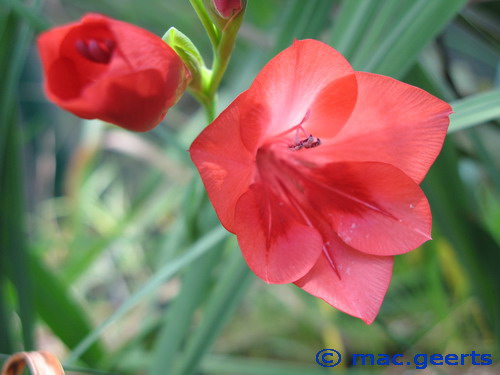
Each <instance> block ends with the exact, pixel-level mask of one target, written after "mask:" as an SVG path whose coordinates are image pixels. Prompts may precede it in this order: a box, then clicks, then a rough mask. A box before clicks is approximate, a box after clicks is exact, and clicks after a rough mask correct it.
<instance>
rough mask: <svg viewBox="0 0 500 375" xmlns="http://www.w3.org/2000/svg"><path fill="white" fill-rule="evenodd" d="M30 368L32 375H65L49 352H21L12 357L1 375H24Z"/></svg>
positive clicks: (4, 366)
mask: <svg viewBox="0 0 500 375" xmlns="http://www.w3.org/2000/svg"><path fill="white" fill-rule="evenodd" d="M26 366H28V368H29V369H30V371H31V374H32V375H64V370H63V368H62V366H61V363H60V362H59V360H58V359H57V358H56V357H55V356H54V355H52V354H51V353H49V352H45V351H41V350H40V351H37V352H19V353H15V354H13V355H11V356H10V357H9V359H8V360H7V362H5V364H4V365H3V368H2V373H1V374H0V375H22V374H23V371H24V368H25V367H26Z"/></svg>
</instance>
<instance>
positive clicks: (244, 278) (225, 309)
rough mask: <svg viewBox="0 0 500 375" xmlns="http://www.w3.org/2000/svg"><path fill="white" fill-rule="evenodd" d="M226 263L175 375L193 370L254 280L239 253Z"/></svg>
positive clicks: (235, 253)
mask: <svg viewBox="0 0 500 375" xmlns="http://www.w3.org/2000/svg"><path fill="white" fill-rule="evenodd" d="M227 263H229V264H228V265H226V266H225V268H224V272H223V274H222V276H221V278H220V279H219V281H218V283H217V286H216V287H215V289H214V291H213V293H212V295H211V297H210V300H209V303H208V305H207V306H206V307H205V314H204V316H203V320H202V321H201V324H200V326H199V327H198V328H197V329H196V331H195V333H194V334H193V335H192V336H191V337H190V339H189V342H188V344H187V348H186V351H185V353H184V355H183V356H182V359H181V362H180V366H179V368H177V369H176V373H177V374H180V375H188V374H192V373H193V372H194V371H195V370H196V368H197V367H198V364H199V362H200V361H201V360H202V358H203V355H204V353H206V352H207V351H208V350H209V349H210V347H211V344H212V343H213V342H214V340H215V339H216V337H217V336H218V335H219V333H220V331H221V330H222V328H223V327H224V324H225V323H226V322H227V321H228V320H229V319H230V317H231V316H232V315H233V313H234V311H235V310H236V307H237V306H238V303H239V302H240V300H241V299H242V298H243V296H244V293H245V291H246V290H247V288H248V286H249V285H250V281H251V280H252V279H253V273H252V272H251V271H250V269H249V268H248V266H247V264H246V262H245V260H244V259H243V257H242V256H241V254H240V252H239V251H238V249H233V254H232V256H231V258H230V259H229V261H228V262H227Z"/></svg>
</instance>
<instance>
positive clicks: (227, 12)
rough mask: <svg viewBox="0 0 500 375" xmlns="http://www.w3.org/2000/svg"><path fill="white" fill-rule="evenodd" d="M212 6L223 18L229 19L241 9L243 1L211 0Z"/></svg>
mask: <svg viewBox="0 0 500 375" xmlns="http://www.w3.org/2000/svg"><path fill="white" fill-rule="evenodd" d="M213 5H214V7H215V9H216V10H217V12H218V13H219V14H220V16H221V17H223V18H231V17H232V16H233V15H234V14H236V13H238V12H239V11H240V10H241V8H242V7H243V0H213Z"/></svg>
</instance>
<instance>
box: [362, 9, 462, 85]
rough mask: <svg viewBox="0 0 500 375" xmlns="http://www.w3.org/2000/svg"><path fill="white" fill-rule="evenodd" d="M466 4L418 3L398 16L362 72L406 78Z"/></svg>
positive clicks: (365, 63)
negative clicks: (422, 54)
mask: <svg viewBox="0 0 500 375" xmlns="http://www.w3.org/2000/svg"><path fill="white" fill-rule="evenodd" d="M466 2H467V0H433V1H428V0H416V1H413V2H411V4H412V5H411V7H409V8H408V10H407V11H406V12H403V13H402V14H398V15H397V17H398V20H399V21H398V22H397V24H396V25H395V26H394V27H393V28H391V29H390V31H389V32H388V34H387V35H385V37H384V38H383V40H382V41H381V42H380V43H377V48H376V52H375V53H374V54H373V55H371V57H370V58H369V59H368V60H366V62H364V63H363V64H362V65H361V67H360V69H362V70H366V71H370V72H374V73H378V74H384V75H389V76H391V77H396V78H398V77H401V76H403V75H404V74H405V73H406V72H407V71H408V70H409V69H410V68H411V67H412V66H413V64H414V63H415V60H416V58H417V57H418V55H419V54H420V52H421V51H422V49H423V48H424V47H425V46H426V45H427V44H429V43H430V42H431V41H432V39H433V38H434V37H436V35H438V34H439V33H440V32H441V30H442V29H443V28H444V27H445V26H446V24H447V23H448V22H449V21H450V20H451V19H452V18H453V17H454V16H455V15H456V14H457V12H458V11H459V10H460V9H461V8H462V6H463V5H465V3H466Z"/></svg>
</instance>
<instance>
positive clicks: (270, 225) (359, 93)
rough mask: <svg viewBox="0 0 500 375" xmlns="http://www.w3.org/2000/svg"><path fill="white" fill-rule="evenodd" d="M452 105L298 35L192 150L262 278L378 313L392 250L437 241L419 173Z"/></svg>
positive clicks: (355, 310) (438, 143) (221, 212)
mask: <svg viewBox="0 0 500 375" xmlns="http://www.w3.org/2000/svg"><path fill="white" fill-rule="evenodd" d="M450 113H451V108H450V106H449V105H448V104H447V103H445V102H443V101H441V100H439V99H437V98H435V97H433V96H432V95H430V94H428V93H427V92H425V91H423V90H421V89H418V88H416V87H413V86H410V85H407V84H405V83H402V82H399V81H397V80H395V79H392V78H389V77H384V76H380V75H376V74H370V73H363V72H355V71H353V70H352V68H351V66H350V65H349V63H348V62H347V61H346V60H345V59H344V58H343V57H342V56H341V55H340V54H339V53H338V52H337V51H335V50H334V49H333V48H331V47H329V46H327V45H326V44H323V43H321V42H318V41H314V40H304V41H296V42H295V43H294V44H293V45H292V46H291V47H290V48H288V49H286V50H285V51H283V52H282V53H280V54H279V55H278V56H276V57H275V58H274V59H272V60H271V61H270V62H269V63H268V64H267V65H266V66H265V67H264V69H263V70H262V71H261V72H260V73H259V75H258V76H257V78H256V79H255V81H254V82H253V84H252V86H251V87H250V88H249V89H248V90H247V91H245V92H244V93H243V94H241V95H240V96H239V97H238V98H237V99H236V100H235V101H234V102H233V103H232V104H231V105H230V106H229V107H228V108H227V109H226V110H225V111H224V112H222V113H221V115H220V116H219V117H218V118H217V119H216V120H215V121H214V122H213V123H212V124H211V125H210V126H208V127H207V128H206V129H205V130H204V131H203V132H202V133H201V134H200V136H199V137H198V138H197V139H196V140H195V141H194V143H193V145H192V146H191V150H190V152H191V157H192V159H193V161H194V163H195V164H196V167H197V168H198V170H199V172H200V174H201V177H202V179H203V182H204V184H205V187H206V189H207V191H208V195H209V197H210V200H211V201H212V203H213V205H214V207H215V210H216V212H217V214H218V216H219V218H220V220H221V222H222V224H223V225H224V226H225V227H226V228H227V229H228V230H229V231H231V232H233V233H235V234H236V235H237V237H238V242H239V245H240V248H241V251H242V253H243V256H244V258H245V259H246V261H247V263H248V265H249V266H250V268H251V269H252V270H253V271H254V272H255V274H256V275H257V276H258V277H260V278H261V279H263V280H264V281H266V282H268V283H279V284H280V283H290V282H293V283H295V284H296V285H298V286H299V287H301V288H302V289H304V290H306V291H307V292H309V293H311V294H313V295H314V296H317V297H319V298H321V299H323V300H325V301H326V302H327V303H329V304H331V305H332V306H334V307H336V308H338V309H339V310H342V311H344V312H346V313H348V314H351V315H353V316H356V317H359V318H361V319H363V320H364V321H365V322H367V323H371V322H372V321H373V320H374V319H375V316H376V315H377V313H378V311H379V308H380V305H381V303H382V300H383V298H384V295H385V293H386V291H387V288H388V286H389V282H390V279H391V273H392V264H393V258H392V256H393V255H396V254H401V253H404V252H407V251H410V250H412V249H415V248H416V247H418V246H419V245H421V244H422V243H423V242H425V241H427V240H428V239H430V231H431V213H430V210H429V204H428V202H427V199H426V197H425V196H424V194H423V192H422V190H421V189H420V187H419V183H420V182H421V181H422V179H423V178H424V176H425V174H426V173H427V171H428V169H429V167H430V166H431V164H432V163H433V161H434V160H435V158H436V156H437V155H438V153H439V151H440V149H441V147H442V144H443V140H444V137H445V135H446V131H447V127H448V124H449V119H448V115H449V114H450Z"/></svg>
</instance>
